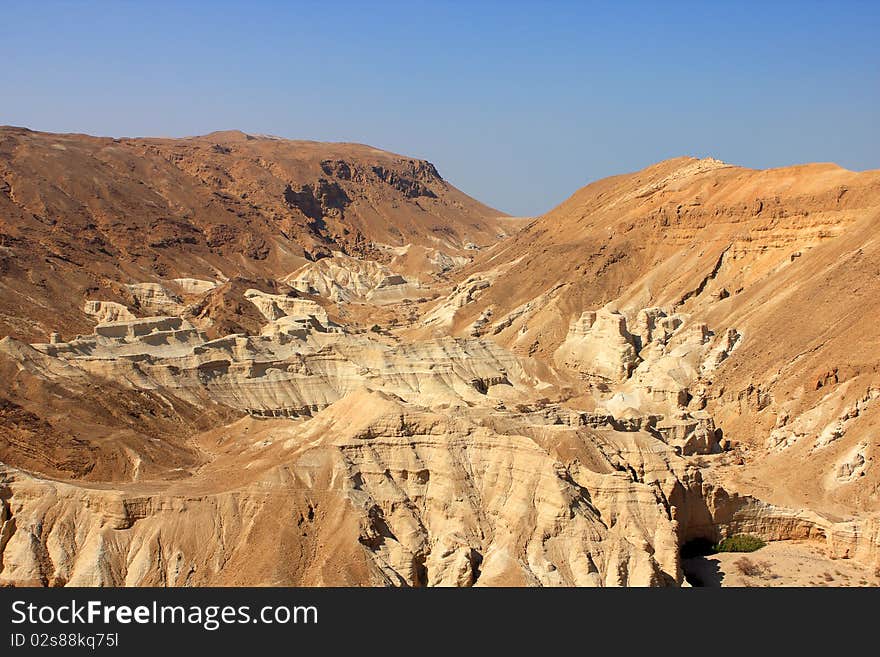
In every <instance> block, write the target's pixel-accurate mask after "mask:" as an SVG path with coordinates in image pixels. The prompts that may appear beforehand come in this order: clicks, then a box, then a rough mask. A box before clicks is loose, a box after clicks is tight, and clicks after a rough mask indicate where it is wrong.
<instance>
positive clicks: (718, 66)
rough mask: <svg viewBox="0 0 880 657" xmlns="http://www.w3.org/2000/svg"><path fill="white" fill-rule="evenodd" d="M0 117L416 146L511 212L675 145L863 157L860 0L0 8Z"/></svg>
mask: <svg viewBox="0 0 880 657" xmlns="http://www.w3.org/2000/svg"><path fill="white" fill-rule="evenodd" d="M0 124H12V125H23V126H27V127H30V128H33V129H36V130H47V131H58V132H85V133H89V134H98V135H112V136H143V135H169V136H183V135H192V134H203V133H206V132H210V131H212V130H220V129H232V128H237V129H240V130H243V131H245V132H253V133H269V134H274V135H279V136H283V137H290V138H302V139H319V140H331V141H356V142H362V143H367V144H371V145H373V146H377V147H380V148H385V149H388V150H391V151H395V152H398V153H403V154H406V155H412V156H417V157H423V158H426V159H429V160H431V161H432V162H434V164H436V165H437V167H438V169H439V170H440V173H441V174H442V175H443V176H444V177H445V178H447V179H448V180H449V181H451V182H452V183H453V184H455V185H457V186H458V187H460V188H461V189H463V190H464V191H465V192H467V193H468V194H471V195H472V196H475V197H476V198H478V199H480V200H482V201H484V202H486V203H488V204H490V205H493V206H494V207H497V208H499V209H501V210H504V211H506V212H509V213H512V214H516V215H531V214H537V213H540V212H543V211H546V210H548V209H549V208H551V207H552V206H554V205H556V204H557V203H559V202H561V201H562V200H564V199H565V198H566V197H567V196H569V195H570V194H572V193H573V192H574V191H575V190H576V189H577V188H579V187H581V186H583V185H584V184H586V183H588V182H589V181H591V180H595V179H597V178H602V177H604V176H607V175H612V174H615V173H621V172H624V171H632V170H636V169H639V168H642V167H644V166H647V165H649V164H652V163H653V162H656V161H658V160H661V159H664V158H668V157H674V156H677V155H696V156H710V155H711V156H713V157H718V158H720V159H722V160H725V161H727V162H731V163H735V164H741V165H744V166H750V167H773V166H783V165H788V164H796V163H802V162H809V161H833V162H837V163H838V164H840V165H842V166H845V167H847V168H850V169H856V170H861V169H873V168H880V2H877V1H876V0H872V1H865V2H845V1H837V2H831V1H828V2H810V1H806V0H802V1H801V2H772V1H770V0H768V1H766V2H746V1H740V2H732V1H731V2H721V1H716V0H704V1H702V2H673V1H669V2H659V1H657V2H629V3H626V2H622V1H621V2H609V3H590V2H586V1H583V2H571V3H568V2H561V1H560V2H529V3H526V2H517V1H516V0H504V1H503V2H500V1H499V2H489V1H485V2H465V1H464V0H461V1H459V2H444V1H442V0H434V1H433V2H421V1H419V0H410V1H408V2H391V1H388V2H386V1H382V0H372V1H370V2H367V1H362V2H342V1H339V2H249V3H246V2H239V3H227V2H220V1H215V2H174V3H172V2H167V3H162V2H157V1H155V0H154V1H151V2H147V1H146V0H144V1H143V2H137V3H135V2H106V3H102V2H78V3H73V2H70V3H50V2H44V1H33V0H31V1H28V2H17V1H10V0H3V2H2V6H0Z"/></svg>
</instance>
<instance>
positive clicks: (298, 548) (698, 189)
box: [0, 127, 880, 587]
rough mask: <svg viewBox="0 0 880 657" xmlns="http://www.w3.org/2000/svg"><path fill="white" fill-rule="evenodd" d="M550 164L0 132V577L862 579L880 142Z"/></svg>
mask: <svg viewBox="0 0 880 657" xmlns="http://www.w3.org/2000/svg"><path fill="white" fill-rule="evenodd" d="M571 192H573V193H572V195H571V196H570V197H569V198H567V199H559V201H560V204H559V205H557V206H556V207H555V208H554V209H552V210H550V211H549V212H547V213H545V214H542V215H540V216H536V217H510V216H507V215H505V214H504V213H502V212H500V211H498V210H495V209H493V208H491V207H488V206H487V205H484V204H483V203H481V202H479V201H478V200H475V199H473V198H471V197H469V196H468V195H466V194H464V193H463V192H461V191H459V190H458V189H456V188H455V187H454V186H452V185H451V184H449V183H448V182H447V181H446V180H444V178H443V177H442V176H441V173H440V172H438V170H437V168H435V166H434V165H433V164H431V163H430V162H428V161H426V160H420V159H413V158H410V157H406V156H402V155H397V154H394V153H389V152H386V151H383V150H379V149H375V148H372V147H369V146H364V145H358V144H348V143H323V142H311V141H290V140H286V139H281V138H277V137H272V136H267V135H257V134H246V133H243V132H237V131H228V132H214V133H210V134H206V135H204V136H199V137H188V138H178V139H172V138H105V137H93V136H88V135H82V134H52V133H45V132H36V131H32V130H28V129H26V128H17V127H2V128H0V338H2V339H0V381H2V385H0V584H3V585H8V586H64V585H79V586H218V585H219V586H243V585H257V586H273V585H274V586H412V587H419V586H717V585H720V586H878V585H880V462H878V459H880V333H878V331H877V322H878V321H880V237H878V235H880V233H878V227H880V170H877V171H864V172H853V171H849V170H846V169H844V168H842V167H840V166H837V165H835V164H823V163H815V164H804V165H801V166H792V167H786V168H776V169H766V170H757V169H749V168H744V167H740V166H736V165H733V164H727V163H725V162H722V161H720V160H717V159H713V158H701V159H700V158H692V157H680V158H675V159H669V160H665V161H662V162H659V163H656V164H654V165H652V166H649V167H647V168H645V169H642V170H640V171H636V172H634V173H629V174H625V175H616V176H613V177H608V178H604V179H602V180H599V181H597V182H593V183H591V184H588V185H586V186H584V187H583V188H581V189H579V190H574V189H573V190H571ZM741 535H747V536H753V537H756V538H757V539H760V540H761V541H762V543H766V545H765V546H764V547H761V548H760V549H759V550H757V551H755V552H754V553H753V554H749V555H746V556H744V555H741V554H733V553H726V552H723V551H721V552H718V553H716V554H712V553H710V554H701V553H694V551H693V550H689V548H692V547H693V546H694V545H698V544H700V543H703V544H706V545H715V544H718V543H719V542H721V541H723V539H726V538H730V537H735V536H741ZM709 552H714V551H711V550H710V551H709Z"/></svg>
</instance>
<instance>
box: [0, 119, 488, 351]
mask: <svg viewBox="0 0 880 657" xmlns="http://www.w3.org/2000/svg"><path fill="white" fill-rule="evenodd" d="M500 215H501V213H499V212H497V211H495V210H492V209H491V208H488V207H486V206H484V205H482V204H480V203H478V202H477V201H475V200H473V199H471V198H469V197H468V196H466V195H465V194H463V193H461V192H460V191H458V190H457V189H455V188H454V187H452V186H451V185H449V184H448V183H447V182H446V181H444V180H443V179H442V178H441V177H440V174H439V173H438V172H437V170H436V169H435V168H434V166H433V165H432V164H431V163H429V162H426V161H423V160H414V159H411V158H406V157H402V156H399V155H395V154H392V153H387V152H385V151H380V150H378V149H375V148H370V147H368V146H361V145H357V144H327V143H317V142H297V141H289V140H283V139H277V138H273V137H265V136H254V135H246V134H244V133H241V132H219V133H213V134H210V135H206V136H203V137H193V138H187V139H110V138H99V137H89V136H86V135H57V134H48V133H38V132H32V131H30V130H26V129H23V128H11V127H0V274H2V283H0V285H2V288H0V333H2V334H10V335H13V336H15V337H20V338H24V339H29V340H33V339H39V338H40V337H41V336H45V334H46V333H47V332H49V331H53V330H60V331H61V332H62V333H64V334H65V335H68V334H71V333H77V332H84V331H87V329H89V328H90V327H91V326H93V325H94V322H92V321H91V320H90V319H89V317H88V316H86V315H84V314H83V312H82V301H81V300H82V298H83V297H85V298H88V299H96V300H101V301H106V300H111V301H116V302H121V303H123V304H125V305H129V306H132V305H134V312H135V313H136V314H138V315H139V316H148V315H149V314H151V313H152V312H154V309H151V308H149V307H139V303H140V302H141V301H142V299H141V298H139V297H138V296H137V295H133V294H132V293H131V292H130V290H128V289H126V288H125V287H124V285H121V284H120V283H122V282H137V283H141V282H159V281H160V280H167V279H174V278H178V277H194V278H199V279H209V280H215V281H221V282H226V281H230V280H235V279H239V278H242V279H247V280H251V281H254V280H261V279H267V278H268V279H273V280H274V279H280V278H282V277H283V276H285V275H288V274H290V273H292V272H294V271H295V270H297V269H299V268H300V267H302V266H303V265H305V264H307V263H308V262H311V261H315V260H317V259H319V258H322V257H325V256H329V255H330V254H331V253H332V252H333V251H341V252H343V253H345V254H348V255H355V256H357V257H359V258H361V259H367V260H376V261H380V262H384V263H390V262H391V261H394V268H395V273H397V274H410V273H412V271H413V270H414V269H418V270H419V271H420V272H421V275H422V276H430V274H431V273H432V272H439V271H443V270H444V269H448V268H449V267H450V266H452V265H453V264H455V263H459V264H460V263H462V262H467V261H468V260H469V259H470V258H469V255H470V254H471V253H472V250H473V249H474V248H475V247H478V246H480V245H486V244H488V243H491V242H493V241H495V240H496V239H497V238H498V237H499V235H503V234H504V233H505V228H504V225H505V224H504V223H502V222H500V221H499V219H500ZM265 291H269V290H265ZM227 319H228V318H227Z"/></svg>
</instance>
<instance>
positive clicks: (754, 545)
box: [715, 534, 767, 552]
mask: <svg viewBox="0 0 880 657" xmlns="http://www.w3.org/2000/svg"><path fill="white" fill-rule="evenodd" d="M765 545H767V544H766V543H765V542H764V541H762V540H761V539H760V538H758V537H757V536H752V535H750V534H737V535H736V536H728V537H727V538H725V539H724V540H723V541H721V542H720V543H719V544H718V545H716V546H715V551H716V552H754V551H755V550H760V549H761V548H762V547H764V546H765Z"/></svg>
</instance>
